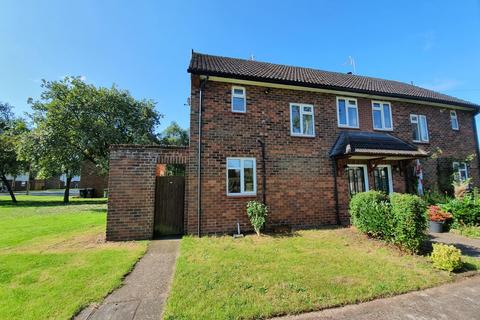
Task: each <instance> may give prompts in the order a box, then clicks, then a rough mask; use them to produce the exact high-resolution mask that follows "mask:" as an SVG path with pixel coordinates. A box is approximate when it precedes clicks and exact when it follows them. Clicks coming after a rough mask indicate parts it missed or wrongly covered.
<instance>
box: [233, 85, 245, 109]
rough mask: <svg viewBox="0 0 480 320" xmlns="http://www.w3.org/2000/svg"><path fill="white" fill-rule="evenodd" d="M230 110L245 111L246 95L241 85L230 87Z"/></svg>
mask: <svg viewBox="0 0 480 320" xmlns="http://www.w3.org/2000/svg"><path fill="white" fill-rule="evenodd" d="M232 112H242V113H245V112H247V97H246V93H245V88H243V87H232Z"/></svg>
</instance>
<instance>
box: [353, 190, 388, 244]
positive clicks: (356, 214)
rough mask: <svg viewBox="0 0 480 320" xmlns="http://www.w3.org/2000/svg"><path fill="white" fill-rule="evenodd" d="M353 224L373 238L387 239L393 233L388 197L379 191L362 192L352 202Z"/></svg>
mask: <svg viewBox="0 0 480 320" xmlns="http://www.w3.org/2000/svg"><path fill="white" fill-rule="evenodd" d="M350 214H351V216H352V224H353V225H354V226H355V227H357V229H358V230H360V231H362V232H364V233H367V234H369V235H371V236H373V237H377V238H382V239H387V238H390V237H391V235H392V232H393V229H392V216H391V210H390V204H389V201H388V197H387V196H386V195H385V194H384V193H382V192H379V191H367V192H360V193H357V194H356V195H355V196H353V198H352V200H351V201H350Z"/></svg>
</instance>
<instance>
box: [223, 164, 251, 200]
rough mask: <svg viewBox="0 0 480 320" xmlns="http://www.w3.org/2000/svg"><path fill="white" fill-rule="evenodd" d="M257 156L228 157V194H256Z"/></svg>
mask: <svg viewBox="0 0 480 320" xmlns="http://www.w3.org/2000/svg"><path fill="white" fill-rule="evenodd" d="M256 192H257V180H256V166H255V158H227V195H229V196H241V195H255V194H256Z"/></svg>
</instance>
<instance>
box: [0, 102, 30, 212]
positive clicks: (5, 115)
mask: <svg viewBox="0 0 480 320" xmlns="http://www.w3.org/2000/svg"><path fill="white" fill-rule="evenodd" d="M27 130H28V129H27V126H26V124H25V122H24V121H23V120H22V119H17V118H15V117H14V115H13V112H12V107H11V106H10V105H9V104H8V103H0V180H2V182H3V184H4V185H5V186H6V187H7V189H8V192H9V193H10V197H11V198H12V201H13V202H14V203H16V202H17V199H16V198H15V194H14V193H13V190H12V186H11V185H10V182H9V181H8V180H7V175H8V174H10V175H13V176H15V175H17V174H19V173H20V172H21V171H23V170H24V169H25V167H26V166H25V163H24V162H22V161H21V160H19V157H18V153H17V146H18V143H19V140H20V137H21V136H22V134H24V133H25V132H26V131H27Z"/></svg>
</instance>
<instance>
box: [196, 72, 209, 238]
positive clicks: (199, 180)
mask: <svg viewBox="0 0 480 320" xmlns="http://www.w3.org/2000/svg"><path fill="white" fill-rule="evenodd" d="M207 80H208V77H207V78H205V79H203V80H202V82H201V83H200V94H199V101H198V147H197V148H198V154H197V234H198V236H199V237H201V229H200V225H201V220H200V219H201V216H202V209H201V208H202V207H201V206H202V176H201V173H202V162H201V161H202V104H203V103H202V100H203V93H204V91H205V84H206V83H207Z"/></svg>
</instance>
